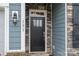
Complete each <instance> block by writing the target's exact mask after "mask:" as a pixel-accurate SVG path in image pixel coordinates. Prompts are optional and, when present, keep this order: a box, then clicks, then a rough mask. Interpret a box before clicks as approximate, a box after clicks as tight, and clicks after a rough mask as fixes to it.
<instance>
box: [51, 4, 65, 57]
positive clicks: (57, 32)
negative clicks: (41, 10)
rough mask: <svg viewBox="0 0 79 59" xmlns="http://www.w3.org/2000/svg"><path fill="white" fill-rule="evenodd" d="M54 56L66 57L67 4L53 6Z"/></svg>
mask: <svg viewBox="0 0 79 59" xmlns="http://www.w3.org/2000/svg"><path fill="white" fill-rule="evenodd" d="M52 6H53V7H52V9H53V10H52V26H53V27H52V29H53V38H52V39H53V45H54V47H55V48H54V55H55V56H64V55H65V4H53V5H52Z"/></svg>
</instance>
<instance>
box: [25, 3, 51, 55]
mask: <svg viewBox="0 0 79 59" xmlns="http://www.w3.org/2000/svg"><path fill="white" fill-rule="evenodd" d="M25 7H26V10H25V11H26V15H25V17H26V53H29V9H37V10H47V53H48V54H51V53H52V52H51V51H52V47H51V44H52V43H51V29H52V28H51V26H52V24H51V4H39V3H37V4H32V3H27V4H26V5H25Z"/></svg>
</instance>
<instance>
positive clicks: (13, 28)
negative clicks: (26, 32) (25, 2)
mask: <svg viewBox="0 0 79 59" xmlns="http://www.w3.org/2000/svg"><path fill="white" fill-rule="evenodd" d="M12 11H18V20H17V24H16V25H14V23H13V19H12ZM9 49H10V50H20V49H21V4H20V3H15V4H14V3H10V4H9Z"/></svg>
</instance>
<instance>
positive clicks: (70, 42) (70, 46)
mask: <svg viewBox="0 0 79 59" xmlns="http://www.w3.org/2000/svg"><path fill="white" fill-rule="evenodd" d="M67 19H68V20H67V23H68V24H67V27H68V32H67V33H68V34H67V35H68V37H67V38H68V46H67V51H68V55H69V56H78V55H79V52H78V51H79V48H73V6H72V4H70V3H69V4H68V5H67Z"/></svg>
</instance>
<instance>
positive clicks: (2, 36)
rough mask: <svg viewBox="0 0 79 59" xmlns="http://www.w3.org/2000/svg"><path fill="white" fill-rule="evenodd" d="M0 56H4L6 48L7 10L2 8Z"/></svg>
mask: <svg viewBox="0 0 79 59" xmlns="http://www.w3.org/2000/svg"><path fill="white" fill-rule="evenodd" d="M0 31H1V32H0V55H4V47H5V10H4V9H3V8H0Z"/></svg>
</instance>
